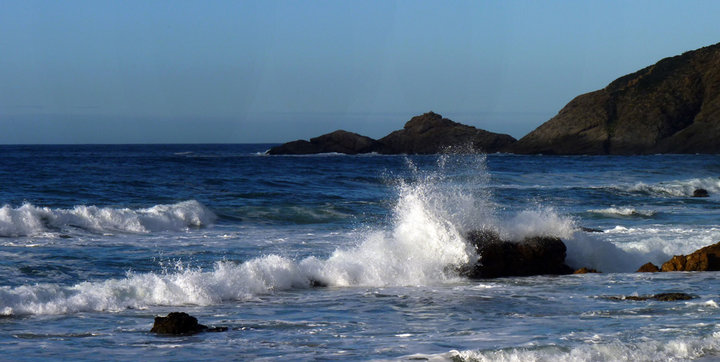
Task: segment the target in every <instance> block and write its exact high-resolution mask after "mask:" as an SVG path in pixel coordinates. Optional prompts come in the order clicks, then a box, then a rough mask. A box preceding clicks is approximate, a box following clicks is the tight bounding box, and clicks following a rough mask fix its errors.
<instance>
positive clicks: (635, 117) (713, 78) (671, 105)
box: [506, 44, 720, 154]
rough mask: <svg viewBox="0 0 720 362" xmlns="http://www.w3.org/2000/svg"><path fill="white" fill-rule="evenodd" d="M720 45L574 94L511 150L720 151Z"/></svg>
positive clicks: (535, 151) (550, 151) (666, 59)
mask: <svg viewBox="0 0 720 362" xmlns="http://www.w3.org/2000/svg"><path fill="white" fill-rule="evenodd" d="M718 69H720V44H715V45H712V46H708V47H705V48H701V49H698V50H695V51H690V52H687V53H684V54H682V55H678V56H675V57H671V58H665V59H663V60H661V61H659V62H658V63H656V64H655V65H651V66H649V67H647V68H645V69H642V70H640V71H638V72H636V73H633V74H629V75H626V76H623V77H621V78H618V79H617V80H615V81H613V82H612V83H610V84H609V85H608V86H607V87H605V88H604V89H601V90H598V91H595V92H591V93H587V94H583V95H580V96H578V97H577V98H575V99H573V100H572V101H571V102H570V103H568V104H567V105H566V106H565V107H564V108H563V109H562V110H561V111H560V113H558V115H556V116H555V117H553V118H552V119H550V120H549V121H547V122H545V123H544V124H543V125H541V126H540V127H538V128H537V129H535V130H534V131H532V132H531V133H529V134H528V135H526V136H525V137H523V138H522V139H520V140H519V141H518V142H516V143H515V144H513V145H511V146H509V147H508V148H507V149H506V150H507V151H508V152H514V153H531V154H532V153H544V154H648V153H720V142H717V140H718V138H719V137H720V71H718Z"/></svg>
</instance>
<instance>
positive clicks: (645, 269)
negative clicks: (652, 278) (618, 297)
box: [636, 263, 660, 273]
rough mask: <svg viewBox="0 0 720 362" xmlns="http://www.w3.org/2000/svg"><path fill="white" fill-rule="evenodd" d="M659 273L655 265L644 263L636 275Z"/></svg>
mask: <svg viewBox="0 0 720 362" xmlns="http://www.w3.org/2000/svg"><path fill="white" fill-rule="evenodd" d="M659 271H660V268H658V266H657V265H655V264H653V263H645V264H643V266H641V267H640V268H639V269H638V270H637V272H636V273H657V272H659Z"/></svg>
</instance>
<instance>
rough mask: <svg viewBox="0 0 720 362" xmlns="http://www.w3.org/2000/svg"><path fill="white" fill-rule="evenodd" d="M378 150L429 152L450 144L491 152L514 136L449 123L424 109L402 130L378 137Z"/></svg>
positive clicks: (450, 145)
mask: <svg viewBox="0 0 720 362" xmlns="http://www.w3.org/2000/svg"><path fill="white" fill-rule="evenodd" d="M379 142H380V143H381V144H382V145H383V149H382V150H381V152H382V153H386V154H402V153H406V154H432V153H441V152H444V151H445V150H446V149H447V148H452V147H469V148H470V149H469V151H473V152H487V153H493V152H497V151H499V150H500V149H502V148H504V147H506V146H508V145H509V144H511V143H513V142H515V138H513V137H511V136H509V135H506V134H498V133H492V132H488V131H485V130H481V129H477V128H475V127H471V126H467V125H464V124H460V123H457V122H453V121H451V120H449V119H447V118H443V116H441V115H439V114H437V113H434V112H428V113H425V114H423V115H420V116H415V117H413V118H412V119H410V121H408V122H407V123H405V127H403V129H401V130H398V131H395V132H392V133H390V134H389V135H387V136H385V137H383V138H381V139H380V140H379Z"/></svg>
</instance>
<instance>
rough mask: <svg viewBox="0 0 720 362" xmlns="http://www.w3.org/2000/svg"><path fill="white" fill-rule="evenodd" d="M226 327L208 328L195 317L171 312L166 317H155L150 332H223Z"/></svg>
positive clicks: (184, 333) (180, 333)
mask: <svg viewBox="0 0 720 362" xmlns="http://www.w3.org/2000/svg"><path fill="white" fill-rule="evenodd" d="M226 330H227V327H216V328H208V326H205V325H202V324H199V323H198V320H197V318H195V317H193V316H191V315H189V314H187V313H183V312H172V313H170V314H168V315H167V316H166V317H155V323H154V324H153V327H152V329H150V332H152V333H157V334H168V335H191V334H196V333H200V332H224V331H226Z"/></svg>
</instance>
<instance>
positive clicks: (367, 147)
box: [267, 130, 382, 155]
mask: <svg viewBox="0 0 720 362" xmlns="http://www.w3.org/2000/svg"><path fill="white" fill-rule="evenodd" d="M381 148H382V147H381V144H380V143H379V142H378V141H376V140H374V139H372V138H370V137H365V136H361V135H359V134H357V133H352V132H347V131H343V130H338V131H335V132H332V133H328V134H325V135H322V136H320V137H315V138H312V139H310V141H309V142H308V141H305V140H297V141H293V142H288V143H285V144H283V145H280V146H277V147H273V148H271V149H270V150H269V151H268V152H267V153H268V154H270V155H306V154H317V153H332V152H336V153H345V154H349V155H355V154H358V153H370V152H378V151H380V149H381Z"/></svg>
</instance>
